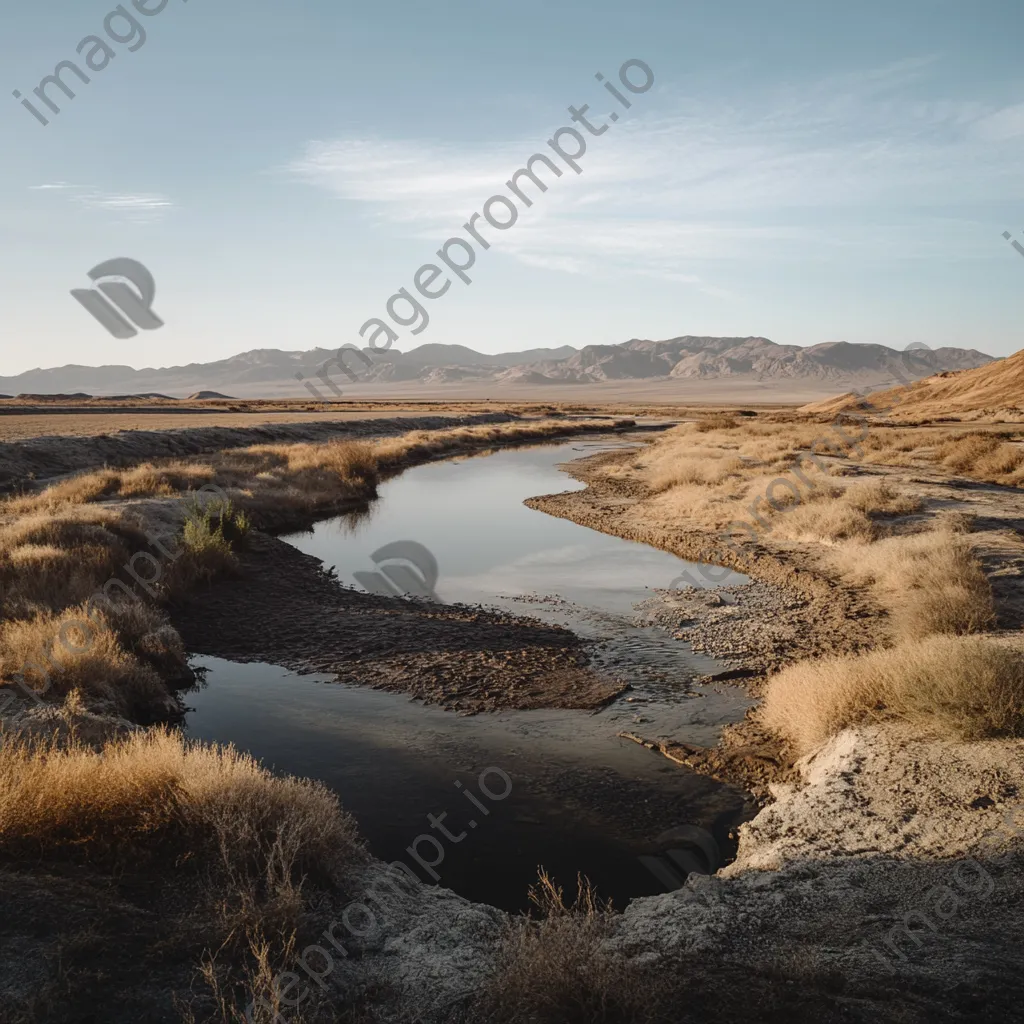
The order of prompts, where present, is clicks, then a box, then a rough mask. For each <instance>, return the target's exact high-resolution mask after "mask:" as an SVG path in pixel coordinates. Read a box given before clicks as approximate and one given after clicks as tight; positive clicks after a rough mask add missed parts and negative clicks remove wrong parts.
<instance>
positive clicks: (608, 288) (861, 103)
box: [0, 0, 1024, 375]
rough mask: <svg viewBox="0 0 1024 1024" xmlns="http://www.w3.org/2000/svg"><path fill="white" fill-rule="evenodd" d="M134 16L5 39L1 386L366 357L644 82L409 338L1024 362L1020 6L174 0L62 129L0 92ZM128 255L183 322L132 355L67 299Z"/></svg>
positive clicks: (83, 0)
mask: <svg viewBox="0 0 1024 1024" xmlns="http://www.w3.org/2000/svg"><path fill="white" fill-rule="evenodd" d="M139 2H140V3H142V2H143V0H139ZM126 3H127V5H128V7H129V9H131V6H130V0H126ZM146 3H147V4H148V6H149V7H150V8H153V7H156V6H158V3H159V0H146ZM115 6H116V5H115V4H114V3H112V2H111V0H50V2H48V3H46V4H38V3H37V4H27V3H26V4H13V5H8V6H7V7H6V9H5V11H4V13H3V15H2V19H3V23H4V24H3V27H4V31H3V33H2V35H0V40H2V42H0V47H2V55H3V60H2V61H0V66H2V67H3V75H4V76H5V77H6V80H7V90H8V91H7V97H8V99H7V102H6V103H5V104H3V105H2V106H0V116H2V118H3V123H2V130H3V133H4V138H5V143H6V145H5V147H4V153H5V159H4V161H3V162H2V164H0V230H2V233H3V238H4V243H5V244H4V245H3V247H2V250H0V259H2V261H3V267H2V280H3V282H4V287H3V294H4V304H3V305H4V336H5V345H4V358H3V361H2V364H0V375H9V374H13V373H17V372H20V371H22V370H25V369H29V368H32V367H35V366H54V365H61V364H64V363H69V362H74V363H85V364H98V363H123V364H128V365H132V366H136V367H141V366H166V365H173V364H182V363H188V362H192V361H208V360H211V359H216V358H222V357H225V356H229V355H232V354H234V353H237V352H240V351H244V350H246V349H250V348H260V347H274V348H284V349H307V348H312V347H314V346H316V345H322V346H329V347H336V346H338V345H341V344H343V343H345V342H359V335H358V329H359V327H360V325H361V324H363V323H364V322H365V321H366V320H368V319H369V318H371V317H382V316H384V315H385V313H384V309H385V304H386V302H387V300H388V298H389V297H390V296H391V295H392V294H393V293H394V292H396V291H397V289H399V288H402V287H405V288H409V289H412V287H413V285H412V280H413V275H414V273H415V272H416V270H417V268H419V267H420V266H421V265H423V264H425V263H428V262H431V261H433V262H435V263H436V262H437V260H436V257H435V256H434V254H435V252H436V250H437V249H438V248H439V247H440V246H441V244H442V243H443V242H444V241H445V240H446V239H447V238H448V237H450V236H452V235H456V234H460V233H462V234H464V232H461V231H460V228H461V225H462V224H463V223H464V222H465V221H466V220H467V218H468V217H469V215H470V214H472V213H473V212H476V211H479V210H480V209H481V207H482V205H483V203H484V202H485V201H486V200H487V199H488V197H490V196H491V195H494V194H498V193H502V192H505V193H506V194H507V190H506V189H505V188H504V183H505V182H506V181H507V180H508V178H509V177H510V175H511V174H512V173H513V172H514V171H515V170H516V169H518V168H519V167H521V166H522V164H523V162H524V160H525V159H526V158H527V157H528V156H530V155H531V154H532V153H534V152H538V151H542V150H545V151H547V152H549V153H550V151H549V150H546V146H545V143H546V140H548V139H549V138H551V136H552V133H553V132H554V130H555V129H557V128H559V127H560V126H562V125H570V124H571V121H570V117H569V114H568V112H567V107H568V106H569V105H570V104H575V105H577V106H579V105H581V104H583V103H589V104H590V105H591V115H590V116H592V117H595V119H596V120H597V122H598V123H603V122H604V119H606V118H607V115H608V114H609V112H611V111H612V110H620V109H621V108H619V107H618V105H617V103H616V101H615V100H614V99H613V98H612V97H611V96H610V95H609V94H608V93H606V92H605V91H604V90H603V88H602V86H601V85H600V84H599V83H598V82H597V81H596V80H595V78H594V75H595V73H596V72H602V73H604V74H605V75H606V76H607V78H608V79H610V80H612V81H615V80H617V78H618V69H619V67H620V65H621V64H622V63H623V61H625V60H627V59H630V58H638V59H640V60H643V61H645V62H646V63H647V64H648V65H650V67H651V68H652V69H653V72H654V75H655V84H654V86H653V88H652V89H651V90H650V91H649V92H647V93H645V94H643V95H636V96H632V97H631V98H632V100H633V106H632V108H631V109H630V110H629V111H625V110H622V117H621V118H620V120H619V121H618V122H617V123H616V124H615V125H614V126H612V127H611V128H610V129H609V130H608V131H607V132H606V133H605V134H603V135H601V136H600V137H593V138H589V139H588V151H587V154H586V155H585V156H584V157H583V158H582V159H581V161H580V163H581V166H582V167H583V168H584V170H583V173H582V174H580V175H578V176H577V175H576V174H573V173H572V172H571V171H568V169H567V170H566V173H565V174H564V175H563V176H562V178H560V179H558V180H557V181H553V182H552V186H551V188H550V190H549V191H548V192H547V193H546V194H545V195H543V196H539V197H538V198H537V200H536V202H535V204H534V206H533V207H532V208H531V209H529V210H526V209H523V210H522V211H521V215H520V217H519V221H518V222H517V224H516V225H515V226H514V227H512V228H511V229H509V230H508V231H505V232H497V231H493V230H491V232H490V234H491V237H492V239H493V245H492V248H491V249H490V250H489V251H487V252H479V253H478V258H477V263H476V266H475V268H474V270H473V272H472V274H471V276H473V283H472V285H470V286H466V285H464V284H462V283H461V282H460V281H458V280H455V281H454V282H453V285H452V287H451V288H450V289H449V291H448V292H447V293H446V294H445V295H444V296H443V297H441V298H439V299H437V300H434V301H432V302H430V303H429V313H430V317H431V320H430V325H429V327H428V328H427V329H426V330H425V331H424V332H422V333H421V334H419V335H418V336H416V337H412V336H411V335H410V334H409V333H408V331H402V337H401V339H400V341H399V342H397V343H396V347H397V348H400V349H408V348H411V347H413V346H414V345H417V344H422V343H425V342H452V343H460V344H465V345H470V346H472V347H474V348H476V349H479V350H481V351H485V352H499V351H503V350H508V349H522V348H531V347H535V346H541V345H559V344H566V343H567V344H572V345H576V346H579V345H583V344H588V343H614V342H619V341H623V340H626V339H629V338H632V337H641V338H666V337H673V336H677V335H680V334H722V335H748V334H760V335H764V336H766V337H769V338H771V339H773V340H774V341H778V342H781V343H791V344H802V345H808V344H815V343H817V342H821V341H834V340H840V339H845V340H848V341H856V342H881V343H884V344H889V345H893V346H896V347H903V346H905V345H907V344H908V343H910V342H914V341H918V342H924V343H926V344H929V345H932V346H935V345H943V344H945V345H961V346H965V347H975V348H981V349H983V350H985V351H988V352H991V353H993V354H997V355H1005V354H1009V353H1010V352H1012V351H1015V350H1017V349H1019V348H1021V347H1022V346H1024V341H1022V340H1021V329H1020V325H1021V323H1022V322H1024V320H1022V315H1021V314H1022V312H1024V308H1022V298H1024V259H1022V258H1021V256H1020V255H1018V253H1017V252H1015V251H1014V250H1013V249H1012V248H1011V246H1010V244H1009V243H1008V242H1007V241H1005V240H1004V239H1003V237H1002V232H1003V231H1004V230H1010V231H1011V232H1012V233H1013V235H1014V237H1015V238H1018V239H1019V240H1021V241H1022V242H1024V50H1022V48H1021V42H1022V39H1024V32H1022V29H1024V5H1021V4H1020V2H1019V0H1000V2H995V0H975V2H972V3H968V2H965V0H930V2H926V0H901V2H899V3H893V2H892V0H889V2H886V3H879V2H875V0H867V2H862V3H859V4H839V3H832V2H828V3H824V2H822V0H815V2H804V0H786V2H782V0H775V2H771V0H757V2H747V0H742V2H740V0H718V2H714V3H711V2H700V3H685V2H675V3H668V2H664V3H663V2H651V0H640V2H636V3H634V4H632V5H625V4H622V3H617V4H611V3H607V2H605V0H589V2H587V3H586V4H584V3H582V2H580V3H575V2H574V3H554V4H551V3H539V2H535V0H522V2H519V3H516V4H500V5H499V4H496V3H484V2H482V0H481V2H475V3H473V2H469V0H437V2H433V3H430V4H414V3H407V2H388V0H378V2H375V3H372V4H350V3H337V2H334V3H329V2H327V0H290V2H288V3H285V2H284V0H278V2H273V3H272V2H270V0H217V3H213V2H211V0H188V2H185V0H169V2H168V3H167V6H166V8H165V9H163V10H162V11H161V12H160V13H159V14H156V15H154V16H152V17H142V16H141V15H140V14H138V13H137V12H136V15H135V16H136V18H137V19H138V21H139V22H140V23H141V24H142V25H143V27H144V30H145V32H146V37H147V38H146V41H145V43H144V44H143V45H141V46H139V47H138V48H137V49H136V50H135V52H129V50H128V45H129V44H124V45H123V44H120V43H116V42H111V48H112V49H113V50H114V52H115V53H116V56H115V58H114V59H113V60H111V61H110V63H109V65H108V66H107V67H106V68H105V69H104V70H102V71H98V72H93V73H91V78H92V81H91V83H90V84H89V85H88V86H85V85H80V83H77V80H75V79H74V78H73V76H66V78H67V79H68V81H69V82H73V83H74V88H75V91H76V92H77V97H76V99H74V100H73V101H67V100H65V98H64V97H63V96H61V95H60V94H59V93H54V95H55V96H56V97H58V98H59V99H60V106H61V107H62V111H61V113H60V114H58V115H53V116H52V120H51V123H50V124H49V125H48V126H46V127H43V126H42V125H41V124H40V123H39V122H38V121H36V120H35V119H34V118H33V117H32V116H31V115H30V114H29V113H28V112H27V111H26V110H25V109H24V108H23V107H21V106H20V105H19V101H18V100H17V99H15V98H14V97H13V96H12V95H11V92H12V91H13V90H15V89H17V90H20V91H21V92H22V93H23V94H24V95H25V96H28V97H30V98H31V96H32V90H33V89H34V88H35V87H36V86H37V85H38V84H39V82H40V80H41V79H42V78H43V77H44V76H46V75H48V74H51V73H52V72H53V69H54V67H55V65H56V64H57V63H58V62H59V61H61V60H65V59H75V60H76V61H78V62H79V63H81V58H80V57H78V56H77V55H76V47H77V46H78V43H79V41H80V40H82V39H83V38H84V37H86V36H88V35H91V34H103V23H104V19H105V18H106V16H107V15H108V14H109V13H110V12H111V11H112V10H113V9H114V8H115ZM113 24H114V29H115V31H117V32H121V33H124V35H125V36H126V37H128V38H130V36H131V33H130V32H128V31H126V28H127V24H126V23H125V22H123V21H116V22H114V23H113ZM620 89H621V87H620ZM119 256H128V257H132V258H135V259H137V260H140V261H141V262H143V263H144V264H146V265H147V266H148V267H149V269H150V270H151V271H152V272H153V275H154V277H155V279H156V285H157V292H156V301H155V304H154V310H155V311H156V313H157V314H158V315H159V316H160V317H161V318H162V319H163V320H164V321H165V324H166V326H165V327H163V328H161V329H160V330H158V331H152V332H143V333H141V334H139V335H138V336H137V337H135V338H132V339H127V340H118V339H115V338H113V337H111V336H110V335H108V334H107V333H106V332H105V331H104V330H103V328H102V327H100V325H99V324H97V323H96V322H95V321H93V320H92V319H91V318H90V317H89V316H88V314H87V313H86V312H85V311H84V310H83V309H82V307H81V306H79V305H78V304H77V303H76V302H75V301H74V300H73V299H72V298H71V296H70V294H69V292H70V290H71V289H72V288H80V287H85V286H87V285H88V284H89V282H88V279H87V277H86V272H87V271H88V270H89V269H90V268H91V267H93V266H94V265H95V264H98V263H100V262H102V261H104V260H108V259H111V258H113V257H119Z"/></svg>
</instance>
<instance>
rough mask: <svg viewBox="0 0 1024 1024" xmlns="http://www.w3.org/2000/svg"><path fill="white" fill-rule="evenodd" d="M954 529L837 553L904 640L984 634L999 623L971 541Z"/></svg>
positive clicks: (847, 572)
mask: <svg viewBox="0 0 1024 1024" xmlns="http://www.w3.org/2000/svg"><path fill="white" fill-rule="evenodd" d="M950 525H952V524H946V525H940V527H939V528H938V529H935V530H929V531H927V532H924V533H915V534H909V535H905V536H898V537H888V538H885V539H884V540H879V541H877V542H876V543H874V544H858V543H851V544H847V545H843V546H841V547H839V548H837V549H836V551H835V553H834V556H833V558H834V564H835V565H836V566H837V568H838V569H839V570H840V571H841V572H842V573H843V575H845V576H846V577H847V578H848V579H850V580H852V581H854V582H860V583H872V584H874V585H875V587H876V590H877V592H878V594H879V596H880V598H881V600H882V602H883V603H884V604H885V605H887V606H888V608H889V610H890V616H891V618H892V620H893V623H894V626H895V630H896V634H897V636H899V637H901V638H916V637H925V636H929V635H930V634H933V633H979V632H984V631H985V630H987V629H990V628H991V627H992V625H993V623H994V621H995V606H994V602H993V598H992V588H991V586H990V585H989V582H988V579H987V578H986V576H985V573H984V571H983V570H982V568H981V565H980V564H979V562H978V560H977V558H976V557H975V555H974V553H973V550H972V548H971V544H970V541H969V540H968V539H967V538H966V537H965V536H964V535H963V534H961V533H957V532H955V531H954V529H951V528H950Z"/></svg>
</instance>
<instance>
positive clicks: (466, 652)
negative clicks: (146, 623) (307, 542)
mask: <svg viewBox="0 0 1024 1024" xmlns="http://www.w3.org/2000/svg"><path fill="white" fill-rule="evenodd" d="M239 556H240V563H241V569H240V572H239V575H238V576H237V577H236V578H234V579H226V580H221V581H220V582H218V583H215V584H214V585H212V586H211V587H209V588H208V589H206V590H203V591H201V592H199V593H196V594H195V595H193V597H192V598H191V599H190V600H189V601H188V602H187V603H183V604H181V605H179V606H178V607H176V608H175V609H174V610H173V614H172V621H173V623H174V625H175V627H176V628H177V629H178V631H179V632H180V634H181V636H182V639H183V640H184V641H185V644H186V645H187V647H188V649H189V650H191V651H193V652H195V653H197V654H206V655H212V656H214V657H218V658H224V659H226V660H228V661H239V662H253V661H259V662H269V663H271V664H275V665H281V666H283V667H284V668H288V669H291V670H293V671H297V672H321V673H329V674H332V675H334V676H335V678H337V679H338V680H339V681H341V682H348V683H354V684H358V685H362V686H371V687H374V688H377V689H384V690H392V691H401V692H404V693H408V694H409V695H410V696H412V697H414V698H416V699H418V700H422V701H424V702H426V703H430V704H440V705H441V706H443V707H444V708H446V709H449V710H453V711H460V712H464V713H476V712H481V711H496V710H500V709H517V710H525V709H531V708H577V709H593V708H597V707H601V706H602V705H604V704H606V703H608V701H610V700H612V699H614V698H615V697H616V696H617V695H618V694H619V693H621V692H623V689H624V686H623V685H622V684H618V683H615V682H614V681H609V680H607V679H604V678H601V677H599V676H598V675H597V674H596V672H594V671H593V669H591V668H590V659H589V656H588V655H587V652H586V650H585V647H584V643H583V641H582V640H580V638H578V637H577V636H576V635H575V634H574V633H572V632H571V631H570V630H567V629H563V628H560V627H558V626H549V625H544V624H542V623H540V622H536V621H534V620H531V619H526V618H519V617H516V616H512V615H505V614H501V613H498V612H494V611H485V610H483V609H476V608H471V607H467V606H460V605H439V604H435V603H428V602H413V601H407V600H402V599H399V598H387V597H379V596H376V595H373V594H364V593H362V592H360V591H356V590H352V589H349V588H346V587H343V586H342V585H341V584H340V583H339V582H338V581H337V579H335V578H334V577H333V576H331V575H330V574H328V573H326V572H325V571H324V570H323V567H322V565H321V563H320V561H319V560H318V559H316V558H313V557H312V556H309V555H304V554H302V553H301V552H299V551H297V550H296V549H295V548H293V547H292V546H291V545H290V544H287V543H285V542H284V541H281V540H278V539H277V538H274V537H270V536H267V535H264V534H258V533H255V534H253V535H251V538H250V542H249V545H248V547H247V549H246V550H244V551H241V552H239Z"/></svg>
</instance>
